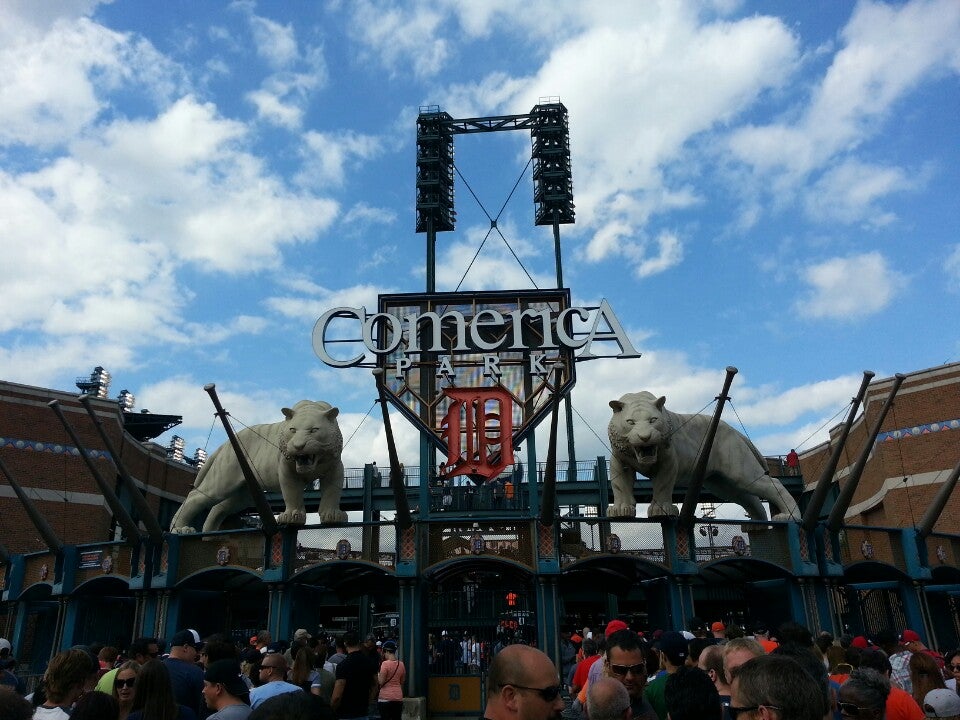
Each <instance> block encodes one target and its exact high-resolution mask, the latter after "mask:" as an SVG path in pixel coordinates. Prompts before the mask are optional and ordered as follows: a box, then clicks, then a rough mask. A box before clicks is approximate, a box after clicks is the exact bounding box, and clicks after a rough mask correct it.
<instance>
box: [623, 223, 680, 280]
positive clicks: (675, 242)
mask: <svg viewBox="0 0 960 720" xmlns="http://www.w3.org/2000/svg"><path fill="white" fill-rule="evenodd" d="M655 242H656V246H657V252H656V255H653V256H652V257H651V256H646V257H644V258H643V259H642V260H640V261H639V263H638V264H637V266H636V270H635V273H636V275H637V277H639V278H645V277H649V276H651V275H656V274H657V273H661V272H663V271H665V270H668V269H670V268H672V267H673V266H674V265H679V264H680V262H681V261H682V260H683V244H682V243H681V242H680V238H678V237H677V236H676V235H675V234H674V233H669V232H662V233H660V235H658V236H657V239H656V241H655Z"/></svg>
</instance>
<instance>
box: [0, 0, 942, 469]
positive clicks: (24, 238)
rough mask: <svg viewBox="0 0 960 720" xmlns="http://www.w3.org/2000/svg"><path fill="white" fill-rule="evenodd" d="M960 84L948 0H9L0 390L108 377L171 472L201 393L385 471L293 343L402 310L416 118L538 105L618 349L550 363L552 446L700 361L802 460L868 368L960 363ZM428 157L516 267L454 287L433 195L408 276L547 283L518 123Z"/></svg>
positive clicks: (0, 133)
mask: <svg viewBox="0 0 960 720" xmlns="http://www.w3.org/2000/svg"><path fill="white" fill-rule="evenodd" d="M958 80H960V3H958V2H956V0H922V1H921V0H916V1H913V2H893V3H881V2H858V3H852V2H836V1H834V0H829V1H824V2H795V3H752V2H737V1H736V0H715V1H714V2H681V1H679V0H678V1H670V2H668V1H664V2H644V3H637V2H604V3H583V2H537V1H534V2H525V3H514V2H506V1H504V0H487V1H486V2H482V3H476V2H474V3H468V2H449V1H448V2H445V1H443V0H439V1H433V2H430V3H425V2H424V3H420V2H409V3H371V2H364V1H362V0H357V1H354V2H313V3H308V2H269V3H267V2H261V3H254V2H245V1H238V2H203V3H194V2H162V3H155V2H131V1H124V0H120V1H118V2H114V3H99V2H96V1H95V0H58V2H44V3H36V2H32V1H31V0H13V1H12V2H11V1H8V2H5V3H3V5H2V7H0V238H2V244H3V248H4V253H3V254H4V263H3V267H4V272H3V273H2V274H0V297H2V298H3V308H4V312H3V314H2V317H0V377H2V378H3V379H5V380H9V381H13V382H19V383H25V384H29V385H37V386H42V387H53V388H58V389H63V390H71V389H73V387H74V385H73V382H74V379H75V378H76V377H77V376H80V375H84V374H87V373H89V372H90V370H91V369H92V368H93V367H94V366H95V365H102V366H104V367H106V368H107V369H108V370H109V371H110V372H111V373H112V374H113V378H114V382H113V385H112V387H111V394H112V395H114V396H115V395H116V394H117V393H119V392H120V390H121V389H124V388H126V389H129V390H131V391H132V392H134V393H135V395H136V397H137V409H138V410H139V409H142V408H149V409H150V410H151V411H154V412H161V413H171V414H182V415H183V416H184V424H183V425H182V426H181V427H180V428H178V429H177V430H176V431H175V432H177V433H178V434H180V435H182V436H184V437H185V438H186V445H187V450H188V453H189V452H192V449H193V448H195V447H203V446H207V447H208V449H209V450H212V449H213V448H214V447H216V445H217V444H219V442H220V441H221V440H222V438H223V435H222V432H220V431H219V429H218V428H215V429H214V432H213V434H212V435H211V433H210V431H211V425H212V420H213V409H212V406H211V404H210V402H209V399H208V397H207V395H206V394H205V393H204V392H203V390H202V387H203V385H204V384H205V383H208V382H215V383H216V384H217V386H218V389H219V391H220V394H221V398H222V400H223V403H224V405H225V406H226V407H227V409H228V410H229V411H230V412H231V414H232V415H233V416H234V417H235V418H236V419H237V421H238V422H241V423H243V424H254V423H258V422H273V421H276V420H279V419H280V414H279V408H280V407H282V406H288V405H291V404H293V403H294V402H296V401H297V400H299V399H302V398H311V399H323V400H327V401H329V402H331V403H333V404H335V405H337V406H338V407H340V409H341V416H340V422H341V427H342V428H343V431H344V435H345V436H350V437H351V438H352V439H351V440H350V442H349V444H348V446H347V448H346V449H345V452H344V456H345V462H346V463H347V465H352V466H357V465H360V464H362V463H363V462H365V461H369V460H372V459H376V460H377V461H378V462H379V463H380V464H381V465H383V464H385V463H386V452H385V446H384V442H383V434H382V428H381V424H380V422H379V419H378V417H377V414H376V412H374V413H373V414H372V415H371V416H369V417H367V413H368V412H369V411H370V410H371V407H372V405H373V399H374V396H375V392H374V388H373V384H372V380H371V377H370V374H369V371H365V370H360V369H354V370H334V369H331V368H328V367H326V366H324V365H322V364H321V363H320V362H319V360H318V359H317V358H316V357H315V356H314V354H313V352H312V349H311V330H312V327H313V324H314V322H315V320H316V319H317V318H318V317H319V315H320V314H321V313H322V312H323V311H324V310H326V309H329V308H332V307H335V306H339V305H348V306H358V305H365V306H366V307H367V308H368V309H369V308H374V307H376V297H377V294H378V293H388V292H390V293H392V292H419V291H422V290H423V289H424V288H425V276H424V262H425V253H424V246H425V241H424V236H423V235H418V234H416V233H415V232H414V219H415V211H414V172H415V164H414V149H415V119H416V115H417V112H418V108H419V107H420V106H424V105H438V106H440V107H441V108H442V109H443V110H445V111H447V112H449V113H450V114H451V115H453V116H454V117H457V118H466V117H479V116H490V115H509V114H518V113H526V112H529V111H530V109H531V108H532V107H533V106H534V105H535V104H537V102H538V101H539V99H540V98H542V97H559V98H560V99H561V101H562V102H563V103H564V104H565V105H566V107H567V108H568V111H569V116H570V127H571V148H572V157H573V182H574V193H575V203H576V212H577V222H576V224H575V225H567V226H563V228H562V233H561V235H562V242H563V254H564V280H565V284H566V285H567V286H569V287H570V288H571V290H572V293H573V297H574V302H575V304H579V305H589V304H597V303H598V302H599V300H600V299H601V298H604V297H605V298H607V299H608V300H609V301H610V303H611V305H612V306H613V308H614V310H615V311H616V313H617V315H618V317H619V318H620V320H621V321H622V322H623V324H624V325H625V327H626V329H627V331H628V333H629V334H630V336H631V338H633V340H634V344H635V345H636V346H637V348H638V349H639V350H640V351H641V352H642V353H643V357H642V358H639V359H635V360H629V361H627V360H619V361H617V360H603V361H597V362H591V363H582V364H581V365H580V367H579V369H578V374H579V384H578V387H577V389H576V390H575V391H574V394H573V404H574V407H575V409H576V410H577V413H578V417H577V420H576V427H575V432H576V435H577V438H578V450H577V453H578V456H580V457H581V458H591V457H595V456H596V455H598V454H605V450H604V448H603V446H602V445H601V444H600V441H599V440H598V439H597V438H596V436H595V435H594V433H596V434H598V435H600V436H601V437H603V438H605V435H606V433H605V428H606V424H607V421H608V419H609V415H610V410H609V407H608V405H607V403H608V401H609V400H611V399H614V398H617V397H619V396H620V395H621V394H623V393H625V392H635V391H638V390H651V391H653V392H655V393H657V394H664V395H666V396H667V402H668V406H669V407H670V408H671V409H673V410H675V411H678V412H697V411H699V410H701V409H702V408H704V407H705V406H707V405H709V403H710V402H711V401H712V399H713V397H714V396H715V395H716V394H717V393H718V392H719V389H720V386H721V384H722V380H723V371H724V368H725V367H726V366H727V365H735V366H737V367H738V368H739V370H740V374H739V375H738V376H737V379H736V381H735V383H734V386H733V389H732V392H731V395H732V397H733V402H734V408H735V409H736V415H734V414H733V413H732V412H729V411H728V413H727V414H726V415H725V417H727V418H728V419H729V420H730V421H731V422H732V423H733V424H734V425H735V426H737V427H739V426H740V423H739V421H740V420H742V422H743V426H744V428H745V430H746V432H747V433H748V434H749V435H750V437H751V438H752V439H753V440H754V441H755V442H756V443H757V444H758V446H759V447H760V448H761V450H763V451H764V452H766V453H770V454H776V453H785V452H786V451H787V450H788V449H789V448H790V447H797V448H798V449H803V448H809V447H812V446H814V445H815V444H817V443H818V442H821V441H822V440H824V439H825V438H826V429H827V427H829V426H830V425H832V424H835V423H836V422H839V421H840V420H841V416H839V415H838V413H842V412H843V410H844V408H845V407H846V405H847V403H848V401H849V399H850V398H851V397H852V396H853V395H854V394H855V393H856V390H857V387H858V386H859V382H860V376H861V372H862V371H863V370H865V369H872V370H874V371H875V372H876V373H877V375H878V377H885V376H887V375H890V374H892V373H894V372H911V371H914V370H919V369H922V368H927V367H931V366H935V365H939V364H941V363H944V362H953V361H957V360H960V334H958V329H960V323H958V320H957V317H958V313H957V311H956V305H957V302H958V300H960V237H958V232H957V227H958V220H960V194H958V191H957V188H958V187H960V177H958V175H960V123H958V115H960V112H958V111H960V92H958V90H960V82H958ZM456 152H457V164H458V168H459V170H460V172H461V173H462V175H463V177H464V178H465V179H466V180H467V182H469V184H470V186H471V187H472V188H473V189H474V190H475V191H476V192H477V195H478V196H479V197H480V199H481V201H482V202H483V204H484V206H485V207H487V208H488V209H490V210H491V212H492V213H495V212H496V210H497V209H499V208H500V206H501V205H502V204H503V203H504V201H505V200H506V199H507V197H508V196H509V195H510V190H511V188H512V187H513V185H514V183H516V182H517V180H518V178H520V184H519V186H518V188H517V191H516V192H515V193H514V195H513V197H512V198H511V201H510V202H509V203H508V204H507V206H506V208H505V210H504V213H503V216H502V218H501V220H500V223H499V226H500V229H501V231H502V232H503V234H504V236H505V237H506V238H507V240H508V241H509V243H510V246H511V247H512V248H513V250H514V251H515V252H516V253H517V255H518V256H519V258H520V260H521V261H522V263H523V265H522V267H521V265H520V264H519V263H518V262H517V260H515V259H514V258H513V256H512V255H511V254H510V252H509V250H508V249H507V248H506V247H505V246H504V244H503V243H502V242H500V241H499V237H498V236H496V235H494V236H492V238H491V240H490V241H488V242H487V243H486V244H485V245H484V247H483V251H482V252H481V254H480V257H479V258H478V261H477V263H475V264H474V266H473V267H472V268H471V270H470V272H469V273H467V274H466V276H465V277H464V273H465V271H466V269H467V266H468V264H469V262H470V259H471V258H472V257H473V255H474V253H475V252H476V250H477V248H478V246H479V244H480V241H481V240H482V239H483V237H484V235H486V233H487V230H488V224H487V222H486V220H485V217H484V215H483V213H482V211H481V210H480V209H479V208H478V206H477V203H476V202H475V201H474V200H473V199H472V198H471V196H470V193H469V191H468V190H467V189H466V187H465V185H464V184H463V183H461V182H459V181H458V185H457V212H458V224H457V229H456V231H455V232H452V233H444V234H441V235H440V236H439V242H438V249H437V258H438V265H437V287H438V290H452V289H453V288H455V287H456V286H457V285H458V283H460V282H461V279H462V289H467V290H471V289H473V290H477V289H484V290H487V289H518V288H519V289H525V288H530V287H531V283H530V280H529V279H528V277H527V275H526V272H525V271H528V272H529V273H530V275H531V276H532V277H533V278H534V279H535V281H536V282H537V284H538V285H539V286H541V287H550V286H551V285H552V282H553V278H554V269H553V247H552V235H551V232H550V229H549V228H537V227H534V225H533V203H532V181H531V179H530V176H529V172H527V173H526V176H525V177H522V172H523V167H524V165H525V163H526V161H527V158H528V157H529V136H528V135H527V134H525V133H521V132H515V133H499V134H487V135H477V136H460V137H458V139H457V144H456ZM581 418H582V419H581ZM738 418H739V419H738ZM831 419H833V420H832V421H831ZM395 425H396V429H397V431H398V434H399V441H400V449H401V455H402V456H403V458H404V459H405V460H406V461H407V464H408V465H415V464H417V460H416V433H415V431H414V430H413V428H411V427H408V426H406V424H404V423H402V422H397V423H395ZM358 427H359V430H358ZM208 437H209V438H210V439H209V440H208ZM168 439H169V435H168V436H163V437H161V438H160V442H164V443H165V442H166V441H167V440H168ZM564 453H565V447H562V448H561V455H563V454H564Z"/></svg>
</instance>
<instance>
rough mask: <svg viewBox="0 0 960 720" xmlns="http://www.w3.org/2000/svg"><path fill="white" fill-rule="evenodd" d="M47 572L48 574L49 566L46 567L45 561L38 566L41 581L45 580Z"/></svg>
mask: <svg viewBox="0 0 960 720" xmlns="http://www.w3.org/2000/svg"><path fill="white" fill-rule="evenodd" d="M49 574H50V568H49V567H47V564H46V563H44V564H43V565H41V566H40V580H41V581H43V580H46V579H47V575H49Z"/></svg>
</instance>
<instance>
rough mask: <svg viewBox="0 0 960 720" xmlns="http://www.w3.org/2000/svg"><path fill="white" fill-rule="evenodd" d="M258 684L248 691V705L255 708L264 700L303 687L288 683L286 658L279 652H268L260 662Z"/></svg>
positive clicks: (298, 690) (300, 690)
mask: <svg viewBox="0 0 960 720" xmlns="http://www.w3.org/2000/svg"><path fill="white" fill-rule="evenodd" d="M259 673H260V677H259V678H258V679H259V681H260V685H259V686H257V687H255V688H254V689H253V690H251V691H250V707H252V708H254V709H256V708H257V706H259V705H260V704H261V703H263V702H264V701H265V700H269V699H270V698H272V697H276V696H277V695H283V694H284V693H290V692H303V688H301V687H300V686H299V685H294V684H293V683H288V682H287V681H286V680H285V679H284V678H286V677H287V660H286V658H284V657H283V653H280V652H268V653H267V654H266V655H264V656H263V660H262V661H261V662H260V670H259Z"/></svg>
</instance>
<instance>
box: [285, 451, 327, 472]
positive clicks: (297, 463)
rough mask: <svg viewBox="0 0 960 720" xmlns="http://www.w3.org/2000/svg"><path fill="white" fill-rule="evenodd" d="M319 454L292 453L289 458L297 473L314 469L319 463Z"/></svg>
mask: <svg viewBox="0 0 960 720" xmlns="http://www.w3.org/2000/svg"><path fill="white" fill-rule="evenodd" d="M320 458H321V456H320V455H292V456H290V459H291V460H293V465H294V467H295V468H296V469H297V472H298V473H305V472H310V471H311V470H316V469H317V466H318V465H319V464H320Z"/></svg>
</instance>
